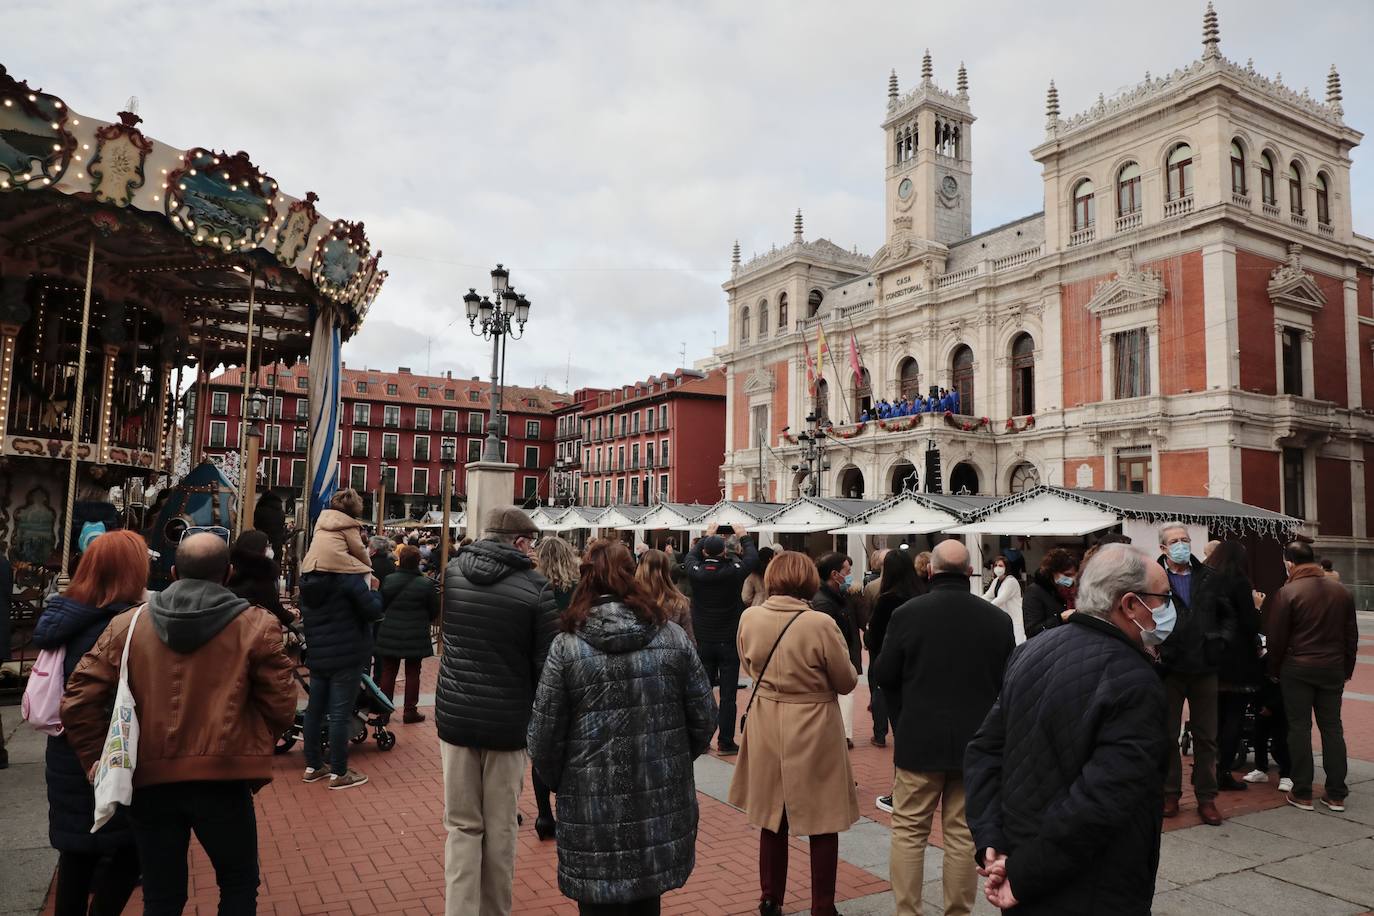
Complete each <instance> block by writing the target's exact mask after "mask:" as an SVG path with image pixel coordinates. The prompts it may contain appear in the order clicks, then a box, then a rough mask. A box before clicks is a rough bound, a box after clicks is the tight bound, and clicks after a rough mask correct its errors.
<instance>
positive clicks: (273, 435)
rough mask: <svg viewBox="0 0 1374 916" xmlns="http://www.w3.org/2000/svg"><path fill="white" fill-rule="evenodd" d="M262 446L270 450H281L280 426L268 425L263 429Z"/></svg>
mask: <svg viewBox="0 0 1374 916" xmlns="http://www.w3.org/2000/svg"><path fill="white" fill-rule="evenodd" d="M262 447H263V449H264V450H266V451H269V452H279V451H281V427H280V426H268V427H266V428H265V429H264V430H263V437H262Z"/></svg>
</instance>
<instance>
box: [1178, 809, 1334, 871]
mask: <svg viewBox="0 0 1374 916" xmlns="http://www.w3.org/2000/svg"><path fill="white" fill-rule="evenodd" d="M1169 838H1174V839H1178V840H1183V841H1186V842H1188V843H1192V844H1195V845H1197V846H1201V847H1203V848H1204V849H1205V850H1207V852H1206V853H1203V854H1204V855H1210V854H1211V851H1212V850H1220V851H1221V852H1226V853H1230V854H1231V855H1233V856H1240V857H1241V858H1243V859H1246V860H1248V862H1249V866H1248V867H1253V866H1254V865H1255V864H1257V863H1264V862H1277V861H1279V860H1280V859H1288V858H1291V857H1293V856H1300V855H1302V854H1303V853H1307V852H1311V851H1312V847H1311V846H1310V845H1308V844H1306V843H1301V842H1299V841H1297V840H1294V839H1290V838H1288V837H1282V836H1276V835H1274V834H1273V833H1270V832H1268V831H1265V830H1258V829H1256V828H1254V827H1248V826H1246V825H1245V824H1241V823H1238V822H1237V821H1234V820H1231V821H1224V822H1223V823H1222V825H1221V826H1220V827H1205V826H1204V827H1189V828H1187V829H1186V830H1179V831H1176V832H1174V833H1168V834H1165V839H1166V840H1167V839H1169ZM1185 848H1186V847H1185Z"/></svg>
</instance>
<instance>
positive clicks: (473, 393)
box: [468, 388, 482, 404]
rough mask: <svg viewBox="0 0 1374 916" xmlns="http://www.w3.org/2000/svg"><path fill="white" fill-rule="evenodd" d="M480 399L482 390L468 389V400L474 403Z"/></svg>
mask: <svg viewBox="0 0 1374 916" xmlns="http://www.w3.org/2000/svg"><path fill="white" fill-rule="evenodd" d="M481 399H482V392H481V391H480V390H479V389H477V388H469V389H468V400H469V401H471V402H472V403H474V404H476V403H477V402H478V401H480V400H481Z"/></svg>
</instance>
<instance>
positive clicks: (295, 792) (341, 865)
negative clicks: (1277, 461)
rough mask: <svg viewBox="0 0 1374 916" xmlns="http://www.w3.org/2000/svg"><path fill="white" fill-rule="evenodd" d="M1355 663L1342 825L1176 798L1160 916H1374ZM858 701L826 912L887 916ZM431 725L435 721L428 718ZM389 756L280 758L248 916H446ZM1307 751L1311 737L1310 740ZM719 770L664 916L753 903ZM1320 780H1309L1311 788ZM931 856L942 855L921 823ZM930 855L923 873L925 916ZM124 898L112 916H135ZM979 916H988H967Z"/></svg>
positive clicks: (1369, 769) (430, 731)
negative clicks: (834, 882) (306, 772)
mask: <svg viewBox="0 0 1374 916" xmlns="http://www.w3.org/2000/svg"><path fill="white" fill-rule="evenodd" d="M1361 632H1362V636H1361V641H1362V643H1363V645H1362V647H1361V653H1360V654H1361V664H1360V665H1359V666H1358V668H1357V670H1356V673H1355V678H1354V680H1353V681H1352V682H1351V683H1350V684H1349V686H1348V688H1347V694H1346V697H1347V698H1346V702H1345V709H1344V717H1345V726H1346V737H1347V741H1348V743H1349V747H1350V756H1351V774H1350V781H1351V796H1350V801H1349V806H1348V810H1347V811H1346V813H1345V814H1344V815H1334V814H1331V813H1329V812H1324V811H1323V812H1320V813H1312V814H1308V813H1303V812H1299V811H1296V810H1294V809H1291V808H1288V807H1287V806H1286V805H1284V803H1283V797H1282V796H1281V795H1280V794H1279V793H1278V792H1277V791H1275V790H1274V788H1273V784H1272V783H1271V784H1270V785H1268V786H1266V785H1258V786H1253V787H1251V789H1250V790H1249V791H1247V792H1243V793H1231V792H1223V793H1222V794H1221V797H1220V799H1219V804H1220V807H1221V810H1222V813H1223V814H1224V815H1225V816H1226V817H1227V821H1226V823H1225V824H1224V825H1223V826H1222V827H1220V828H1213V827H1205V826H1199V825H1200V823H1201V822H1200V820H1199V819H1198V817H1197V814H1196V812H1195V811H1194V808H1193V805H1192V802H1191V799H1190V798H1189V797H1187V796H1185V798H1184V810H1183V813H1182V815H1181V816H1180V817H1178V818H1176V819H1174V820H1172V821H1169V822H1166V825H1165V829H1166V831H1167V833H1166V836H1165V837H1164V843H1163V852H1162V860H1161V864H1160V870H1159V893H1158V895H1157V897H1156V905H1155V912H1156V913H1160V914H1168V913H1187V914H1190V916H1195V914H1199V913H1208V914H1223V916H1229V914H1237V913H1244V914H1256V916H1263V914H1276V916H1277V914H1293V913H1307V914H1312V916H1316V914H1327V913H1330V914H1338V913H1340V914H1353V913H1362V912H1371V911H1374V613H1369V612H1365V613H1363V614H1361ZM436 668H437V660H434V659H431V660H430V661H428V662H427V663H426V664H425V668H424V674H423V678H424V683H423V684H422V691H423V692H422V705H424V704H428V703H432V694H433V689H434V679H435V671H436ZM867 698H868V693H867V685H866V683H865V682H864V681H861V682H860V687H859V697H858V699H857V701H856V704H855V706H856V715H855V720H856V721H855V738H856V740H855V745H856V746H855V748H854V751H853V760H854V769H855V774H856V777H857V778H858V780H859V783H860V785H859V802H860V810H861V813H862V814H863V818H864V819H863V820H862V821H861V822H860V823H859V824H858V825H856V826H855V827H854V829H852V830H850V831H849V832H848V833H846V834H842V835H841V843H840V859H841V862H840V871H839V881H838V894H837V900H838V901H840V904H841V912H843V913H845V914H847V916H852V914H856V913H858V914H867V913H873V914H878V913H890V912H891V911H892V904H891V896H890V893H889V889H888V884H887V874H888V872H887V863H888V856H887V849H888V824H889V819H888V816H887V815H886V814H884V813H883V812H881V811H879V810H877V809H876V808H875V807H874V805H873V799H874V798H875V797H876V796H877V795H880V794H885V793H886V792H887V790H888V779H889V777H890V772H891V766H892V749H891V746H890V744H889V747H887V748H881V749H880V748H875V747H872V746H870V744H869V741H868V738H869V737H870V735H871V719H870V718H869V716H868V715H867V713H866V712H864V709H865V707H866V705H867ZM430 711H432V710H430ZM17 712H18V711H17V710H13V709H7V710H5V711H4V721H5V728H6V734H7V736H12V737H11V740H12V741H13V742H14V743H13V744H12V745H11V747H12V751H11V753H12V760H13V762H12V764H11V767H10V769H9V770H8V771H3V772H0V797H3V799H4V801H5V810H4V812H3V814H0V828H2V829H3V831H4V834H3V835H4V836H5V839H6V847H7V849H9V850H11V853H10V854H7V855H6V856H5V857H4V861H3V862H0V888H4V889H5V890H4V891H3V892H0V914H11V913H15V914H18V913H24V914H35V913H38V912H47V913H51V911H52V910H51V906H50V904H49V906H48V908H47V909H46V910H43V909H41V907H42V905H43V900H44V897H45V896H46V892H47V890H48V887H49V885H50V883H51V876H52V871H53V866H54V863H55V860H56V854H55V853H53V852H52V850H51V849H49V848H48V846H47V835H46V833H47V820H46V807H45V802H44V795H43V771H42V744H41V743H40V742H39V741H36V740H33V738H31V737H30V736H32V735H34V733H32V732H29V731H28V729H27V728H25V727H22V726H19V725H18V722H17V719H18V716H17ZM397 733H398V735H399V737H398V739H397V743H396V747H395V749H394V750H392V751H391V752H389V753H381V752H379V751H378V750H377V749H376V745H375V744H374V743H372V742H369V743H367V744H364V745H362V746H361V747H360V748H358V749H356V754H355V755H354V757H353V758H352V761H353V762H354V763H355V764H356V765H357V767H358V768H359V769H361V770H363V771H364V772H366V773H367V774H368V776H369V777H370V779H371V782H370V784H369V785H367V786H364V787H362V788H360V789H357V790H353V791H348V792H330V791H328V790H327V789H326V788H325V787H324V785H323V784H320V785H310V786H307V785H303V784H302V783H301V782H300V781H299V776H300V770H301V768H302V766H303V763H302V758H301V754H300V750H299V747H298V748H297V749H296V750H295V751H293V752H292V753H290V754H287V755H285V756H283V757H280V758H278V761H277V776H278V778H277V779H276V781H274V782H273V783H272V784H271V785H270V786H268V787H267V788H266V789H264V790H263V791H262V793H261V794H260V795H259V796H258V832H259V836H260V837H261V843H260V855H261V858H262V873H263V887H262V894H261V897H260V898H259V902H260V912H263V913H275V914H279V916H283V914H297V913H300V914H312V913H318V914H323V913H330V914H336V913H352V914H359V916H363V914H371V913H377V914H391V913H396V914H406V916H410V914H426V913H441V912H442V911H443V841H444V833H443V827H442V825H441V813H442V803H441V797H442V792H441V789H440V781H441V777H440V769H439V755H438V752H437V750H436V741H437V738H436V736H435V732H434V726H433V722H432V720H431V721H428V722H425V723H423V724H421V725H409V726H404V725H398V726H397ZM1314 737H1315V736H1314ZM732 766H733V764H732V763H731V762H729V759H728V758H726V759H720V758H717V757H714V756H713V757H709V758H703V759H702V760H700V761H698V765H697V789H698V795H699V798H700V802H701V828H700V836H699V838H698V841H697V866H696V871H695V872H694V873H693V875H692V879H691V881H690V882H689V883H688V884H687V886H686V887H684V888H682V889H681V890H679V891H676V892H674V893H672V894H669V895H668V896H667V897H665V898H664V912H665V913H673V914H687V913H703V914H712V913H721V914H723V913H751V912H756V908H757V899H758V871H757V863H756V858H757V833H756V832H755V831H754V830H752V829H750V828H749V826H748V825H747V824H746V823H745V820H744V816H743V814H741V813H740V812H739V811H737V810H736V809H734V808H732V807H730V806H729V805H728V804H726V803H725V802H724V801H722V800H721V799H723V798H724V796H725V793H726V790H727V788H728V786H729V780H730V773H731V771H732ZM1319 775H1320V771H1319ZM521 811H522V812H523V813H524V815H525V824H524V826H523V827H522V828H521V830H520V845H519V853H518V860H517V863H516V883H515V911H516V912H517V913H521V914H530V916H552V914H555V913H557V914H564V913H575V912H576V906H575V905H574V904H572V903H571V902H570V901H569V900H567V899H566V898H564V897H563V895H562V894H560V893H559V891H558V885H557V878H556V874H555V868H556V853H555V849H554V844H553V842H552V841H550V842H547V843H541V842H540V841H539V840H538V838H537V837H536V836H535V834H534V828H533V820H534V802H533V799H532V797H531V796H530V793H529V789H528V780H527V781H526V792H525V796H524V797H523V798H522V800H521ZM934 842H935V845H936V846H937V847H938V846H939V845H940V843H941V840H940V835H939V822H938V818H937V821H936V828H935V838H934ZM792 847H793V858H792V862H791V872H790V874H791V884H790V889H789V894H788V899H787V902H786V909H787V912H789V913H792V912H804V911H805V909H806V907H807V906H808V905H809V900H810V897H809V891H810V889H809V886H808V868H809V864H808V861H807V845H806V842H805V840H797V839H794V840H793V841H792ZM193 849H194V851H193V863H192V872H191V881H192V885H191V901H192V906H190V907H188V908H187V912H188V913H189V912H195V913H198V914H211V913H213V912H214V901H215V900H216V890H215V883H214V874H213V872H212V870H211V869H210V866H209V862H208V860H206V858H205V856H204V854H203V853H202V852H201V851H200V850H199V848H198V847H193ZM940 856H941V853H940V851H939V850H938V848H937V849H932V850H931V852H930V854H929V855H928V856H927V864H926V872H927V874H926V879H927V892H926V898H927V904H928V911H929V912H932V913H938V912H939V911H940V899H941V897H940V885H939V882H938V879H939V875H940ZM140 899H141V898H140V897H139V895H138V894H137V893H136V894H135V895H134V901H133V902H132V903H131V904H130V906H129V908H128V910H127V912H128V913H130V914H136V913H141V912H142V908H141V906H140V905H139V900H140ZM979 906H980V909H979V910H978V912H992V911H991V910H989V909H987V908H986V904H983V903H981V895H980V905H979Z"/></svg>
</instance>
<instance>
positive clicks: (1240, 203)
mask: <svg viewBox="0 0 1374 916" xmlns="http://www.w3.org/2000/svg"><path fill="white" fill-rule="evenodd" d="M1231 203H1233V204H1235V205H1236V206H1237V207H1244V208H1245V209H1247V210H1249V209H1250V198H1249V197H1248V196H1247V195H1245V194H1243V193H1241V192H1240V191H1232V192H1231Z"/></svg>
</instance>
